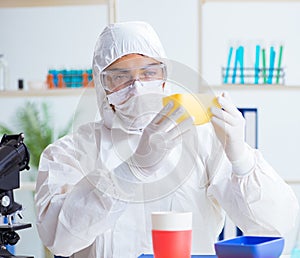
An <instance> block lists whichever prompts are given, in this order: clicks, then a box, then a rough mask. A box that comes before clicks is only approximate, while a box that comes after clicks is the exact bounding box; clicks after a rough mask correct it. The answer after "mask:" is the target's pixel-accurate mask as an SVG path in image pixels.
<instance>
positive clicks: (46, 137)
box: [0, 102, 73, 181]
mask: <svg viewBox="0 0 300 258" xmlns="http://www.w3.org/2000/svg"><path fill="white" fill-rule="evenodd" d="M49 109H50V107H49V104H47V103H45V102H43V103H37V102H26V103H25V104H24V105H23V106H21V107H20V108H18V109H17V112H16V114H15V116H14V121H13V124H14V128H11V127H8V126H7V125H4V124H0V135H2V134H17V133H21V132H23V133H24V135H25V139H24V142H25V144H26V146H27V147H28V149H29V152H30V167H31V168H33V170H35V171H37V169H38V166H39V160H40V156H41V153H42V152H43V150H44V149H45V148H46V147H47V146H48V145H49V144H51V143H52V142H54V141H55V140H56V139H58V138H60V137H62V136H64V135H66V134H67V133H68V132H69V131H70V128H71V124H72V121H73V120H72V119H71V120H70V121H69V122H68V123H67V125H66V126H65V128H63V129H62V130H60V131H59V132H56V130H55V128H54V127H53V121H52V119H51V114H50V113H49ZM32 181H35V175H34V178H32Z"/></svg>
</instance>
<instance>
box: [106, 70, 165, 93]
mask: <svg viewBox="0 0 300 258" xmlns="http://www.w3.org/2000/svg"><path fill="white" fill-rule="evenodd" d="M166 78H167V71H166V66H165V65H164V64H150V65H147V66H143V67H139V68H132V69H118V68H116V69H109V70H105V71H103V72H102V73H101V74H100V79H101V83H102V85H103V87H104V89H105V90H106V91H108V92H111V93H112V92H116V91H119V90H121V89H123V88H125V87H127V86H129V85H131V84H132V83H133V82H134V81H136V80H140V81H141V82H144V81H155V80H166Z"/></svg>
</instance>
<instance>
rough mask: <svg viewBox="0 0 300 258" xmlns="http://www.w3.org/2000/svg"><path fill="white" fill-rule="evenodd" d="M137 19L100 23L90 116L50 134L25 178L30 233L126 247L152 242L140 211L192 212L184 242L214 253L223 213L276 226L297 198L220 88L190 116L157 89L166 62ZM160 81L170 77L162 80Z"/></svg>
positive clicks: (62, 247)
mask: <svg viewBox="0 0 300 258" xmlns="http://www.w3.org/2000/svg"><path fill="white" fill-rule="evenodd" d="M165 58H166V56H165V52H164V50H163V47H162V45H161V43H160V40H159V38H158V36H157V35H156V33H155V32H154V30H153V29H152V27H150V26H149V25H148V24H146V23H144V22H125V23H116V24H112V25H109V26H107V27H106V28H105V29H104V31H103V32H102V33H101V35H100V36H99V38H98V40H97V43H96V47H95V51H94V57H93V79H94V84H95V88H96V93H97V101H98V106H99V112H100V116H101V120H100V121H96V122H91V123H88V124H85V125H82V126H81V127H80V128H79V129H78V130H77V131H76V132H74V133H73V134H71V135H67V136H65V137H63V138H61V139H59V140H58V141H56V142H55V143H53V144H51V145H49V146H48V147H47V148H46V149H45V151H44V152H43V154H42V156H41V160H40V167H39V174H38V179H37V186H36V206H37V211H38V214H37V227H38V232H39V235H40V237H41V239H42V241H43V243H44V244H45V246H47V247H48V248H49V249H50V250H51V251H52V252H53V253H54V254H56V255H62V256H69V257H72V258H112V257H113V258H118V257H121V258H125V257H126V258H136V257H138V256H139V255H140V254H142V253H152V252H153V251H152V243H151V212H154V211H155V212H157V211H192V213H193V245H192V252H193V253H198V254H199V253H205V254H207V253H214V243H215V242H216V241H217V237H218V235H219V234H220V232H221V230H222V228H223V226H224V220H225V213H226V214H227V215H228V216H229V217H230V218H231V220H232V221H233V222H234V223H235V224H236V225H237V226H238V227H239V228H240V229H241V230H242V231H243V233H244V234H252V235H284V234H285V233H286V232H288V231H289V230H290V229H291V228H293V226H294V223H295V220H296V215H297V212H298V202H297V199H296V197H295V195H294V193H293V192H292V190H291V188H290V187H289V186H288V185H287V184H286V183H285V182H284V181H283V180H282V179H281V178H280V177H279V175H278V174H277V173H276V172H275V171H274V170H273V168H272V167H271V166H270V165H269V164H268V163H267V162H266V161H265V160H264V158H263V157H262V155H261V153H260V152H259V151H258V150H256V149H253V148H251V147H250V146H249V145H247V144H246V143H245V141H244V128H245V120H244V118H243V117H242V115H241V113H240V112H239V111H238V110H237V108H236V107H235V105H234V104H233V103H232V101H231V100H230V97H229V96H228V94H226V93H223V94H222V95H220V96H218V97H217V100H218V103H219V105H220V107H221V108H219V107H212V108H211V113H212V118H211V121H210V122H209V123H206V124H204V125H201V126H195V125H193V119H192V118H191V117H186V118H185V119H183V120H182V119H179V118H180V117H182V115H183V114H184V113H185V110H184V109H183V108H182V107H179V108H175V110H174V108H173V107H174V106H175V103H174V102H172V101H170V102H169V103H168V104H166V105H165V106H163V105H162V97H163V96H165V95H168V94H169V93H170V89H171V88H172V87H171V86H169V85H168V83H167V73H171V69H170V63H169V62H168V61H167V60H166V59H165ZM168 87H169V88H168Z"/></svg>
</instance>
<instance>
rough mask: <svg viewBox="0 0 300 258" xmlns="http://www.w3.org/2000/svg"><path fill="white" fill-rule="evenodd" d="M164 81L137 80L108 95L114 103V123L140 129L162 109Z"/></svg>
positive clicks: (129, 128) (129, 129)
mask: <svg viewBox="0 0 300 258" xmlns="http://www.w3.org/2000/svg"><path fill="white" fill-rule="evenodd" d="M162 84H163V81H146V82H140V81H135V82H134V84H133V85H130V86H129V87H127V88H124V89H122V90H120V91H117V92H115V93H112V94H110V95H108V96H107V98H108V101H109V103H110V104H112V105H114V108H115V117H114V120H113V124H114V123H118V124H120V125H121V126H122V127H123V129H125V130H126V131H130V132H133V131H140V130H141V129H144V128H145V127H146V126H147V125H148V124H149V123H150V122H151V120H152V119H153V118H154V117H155V116H156V115H157V114H158V112H159V111H160V110H161V109H162V107H163V105H162V98H163V96H165V95H164V90H163V87H162Z"/></svg>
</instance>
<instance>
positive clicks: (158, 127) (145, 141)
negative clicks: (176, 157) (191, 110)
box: [129, 102, 193, 179]
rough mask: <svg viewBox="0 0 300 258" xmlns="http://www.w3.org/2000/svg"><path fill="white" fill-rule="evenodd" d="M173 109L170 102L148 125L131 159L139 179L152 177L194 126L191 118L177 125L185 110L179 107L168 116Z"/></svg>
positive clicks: (133, 169) (131, 164) (132, 166)
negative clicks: (183, 136)
mask: <svg viewBox="0 0 300 258" xmlns="http://www.w3.org/2000/svg"><path fill="white" fill-rule="evenodd" d="M172 107H173V102H169V103H168V104H167V105H166V106H165V107H164V108H163V109H162V110H161V111H160V112H159V113H158V114H157V115H156V116H155V118H154V119H153V120H152V121H151V122H150V123H149V124H148V125H147V127H146V128H145V129H144V131H143V134H142V136H141V139H140V141H139V144H138V147H137V149H136V151H135V153H134V154H133V155H132V156H131V158H130V163H129V165H130V167H131V168H132V169H131V170H132V172H133V173H134V174H135V176H136V177H138V178H139V179H143V178H144V177H148V176H150V175H152V174H153V173H154V172H155V171H156V169H158V168H159V167H160V164H161V163H162V162H163V161H164V160H165V159H166V158H167V156H168V155H169V153H170V151H171V150H172V149H173V148H174V147H175V146H176V145H177V144H179V143H180V142H181V140H182V139H181V136H182V135H183V134H184V133H185V132H187V131H188V130H190V129H191V128H192V126H193V119H192V118H191V117H189V118H187V119H185V120H183V121H182V122H180V123H178V124H177V123H176V120H177V119H178V118H179V117H181V116H182V115H183V114H184V113H185V110H184V108H182V107H179V108H177V109H176V110H174V112H172V113H171V114H168V113H169V112H170V110H171V109H172ZM167 114H168V116H167Z"/></svg>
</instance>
